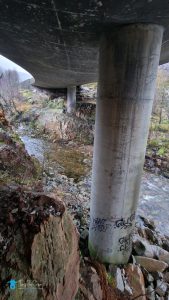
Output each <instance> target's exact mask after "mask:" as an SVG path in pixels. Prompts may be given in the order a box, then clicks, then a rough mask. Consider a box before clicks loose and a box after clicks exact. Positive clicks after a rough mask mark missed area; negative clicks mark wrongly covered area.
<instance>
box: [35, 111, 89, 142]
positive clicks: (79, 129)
mask: <svg viewBox="0 0 169 300" xmlns="http://www.w3.org/2000/svg"><path fill="white" fill-rule="evenodd" d="M37 126H38V127H39V128H40V129H43V131H44V133H48V134H50V135H51V137H52V139H54V140H64V141H69V140H77V141H82V142H83V143H84V144H92V143H93V139H94V133H93V127H94V124H93V122H91V124H90V123H89V122H88V121H86V120H83V119H80V118H78V117H73V116H71V115H70V116H68V115H66V114H59V113H57V112H56V111H55V110H54V109H44V110H41V113H40V116H39V118H38V120H37Z"/></svg>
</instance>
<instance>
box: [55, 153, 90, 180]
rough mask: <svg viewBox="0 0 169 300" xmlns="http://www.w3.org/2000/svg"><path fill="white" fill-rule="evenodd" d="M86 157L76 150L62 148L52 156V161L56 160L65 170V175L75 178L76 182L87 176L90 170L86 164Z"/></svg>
mask: <svg viewBox="0 0 169 300" xmlns="http://www.w3.org/2000/svg"><path fill="white" fill-rule="evenodd" d="M84 159H85V155H84V154H83V153H81V152H79V151H77V150H75V149H70V148H65V149H64V148H62V149H58V150H57V151H56V152H55V153H52V154H50V160H55V161H56V162H57V163H58V164H59V165H61V166H62V167H63V168H64V171H63V174H64V175H66V176H67V177H69V178H74V180H75V182H77V181H78V180H80V177H82V176H84V175H86V173H87V171H88V168H87V167H86V165H85V164H84V162H83V161H84Z"/></svg>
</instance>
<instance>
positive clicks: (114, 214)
mask: <svg viewBox="0 0 169 300" xmlns="http://www.w3.org/2000/svg"><path fill="white" fill-rule="evenodd" d="M162 35H163V28H162V27H161V26H158V25H152V24H132V25H126V26H121V27H119V28H116V30H114V31H113V32H108V33H105V34H104V36H103V38H102V40H101V45H100V58H99V83H98V97H97V108H96V129H95V142H94V162H93V173H92V194H91V222H90V231H89V250H90V253H91V256H92V257H95V258H96V259H98V260H100V261H102V262H107V263H114V264H121V263H127V262H128V259H129V257H130V254H131V245H132V234H133V229H134V226H135V214H136V209H137V204H138V198H139V189H140V181H141V175H142V169H143V163H144V157H145V150H146V143H147V137H148V130H149V123H150V117H151V110H152V103H153V98H154V90H155V80H156V74H157V67H158V64H159V58H160V50H161V42H162Z"/></svg>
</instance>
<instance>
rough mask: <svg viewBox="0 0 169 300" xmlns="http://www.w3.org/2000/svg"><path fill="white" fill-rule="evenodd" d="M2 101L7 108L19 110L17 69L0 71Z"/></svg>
mask: <svg viewBox="0 0 169 300" xmlns="http://www.w3.org/2000/svg"><path fill="white" fill-rule="evenodd" d="M0 74H1V75H0V102H1V107H2V106H3V108H4V109H5V110H8V111H10V112H11V113H12V112H13V110H14V111H15V112H17V109H16V105H15V101H14V100H15V99H16V98H18V97H19V76H18V73H17V71H15V70H8V71H5V72H2V71H0Z"/></svg>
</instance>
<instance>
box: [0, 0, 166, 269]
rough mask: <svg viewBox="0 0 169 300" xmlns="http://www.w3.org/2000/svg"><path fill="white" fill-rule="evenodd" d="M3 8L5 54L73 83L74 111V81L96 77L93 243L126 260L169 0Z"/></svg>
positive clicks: (103, 253) (102, 256)
mask: <svg viewBox="0 0 169 300" xmlns="http://www.w3.org/2000/svg"><path fill="white" fill-rule="evenodd" d="M0 14H1V17H0V53H1V54H3V55H4V56H6V57H8V58H9V59H11V60H13V61H14V62H16V63H18V64H19V65H21V66H22V67H24V68H26V69H27V70H28V71H29V72H30V73H31V74H32V75H33V76H34V78H35V84H36V85H37V86H40V87H45V88H64V87H68V100H69V101H68V102H69V108H70V110H71V107H72V105H73V107H74V106H75V105H74V104H75V101H74V99H75V86H77V85H80V84H84V83H89V82H93V81H98V97H97V111H96V128H95V143H94V163H93V175H92V193H91V212H90V214H91V223H90V232H89V249H90V253H91V255H92V256H93V257H95V258H96V259H99V260H101V261H103V262H107V263H116V264H118V263H119V264H120V263H126V262H127V261H128V259H129V256H130V253H131V244H132V234H133V228H134V223H135V214H136V209H137V202H138V196H139V188H140V180H141V174H142V168H143V162H144V155H145V149H146V141H147V136H148V129H149V121H150V116H151V109H152V104H153V98H154V90H155V80H156V74H157V67H158V64H159V62H160V63H161V64H163V63H165V62H168V61H169V3H168V0H162V1H161V0H118V1H116V0H105V1H103V0H90V1H86V0H85V1H74V0H72V1H70V0H62V1H59V0H58V1H56V0H50V1H49V0H42V1H36V0H34V1H33V0H32V1H30V0H28V1H26V0H6V1H5V2H4V1H2V0H1V1H0ZM160 52H161V54H160ZM98 57H99V58H98ZM71 99H72V101H71ZM71 102H72V103H71Z"/></svg>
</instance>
